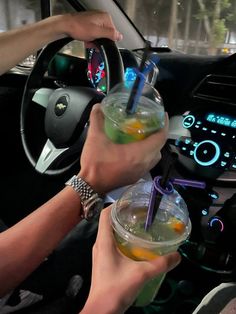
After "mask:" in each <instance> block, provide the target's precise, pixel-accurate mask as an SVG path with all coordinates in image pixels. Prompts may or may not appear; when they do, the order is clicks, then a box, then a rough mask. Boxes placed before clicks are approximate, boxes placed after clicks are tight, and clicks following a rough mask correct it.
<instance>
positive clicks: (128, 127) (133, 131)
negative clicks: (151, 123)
mask: <svg viewBox="0 0 236 314" xmlns="http://www.w3.org/2000/svg"><path fill="white" fill-rule="evenodd" d="M144 129H145V125H144V124H143V123H142V122H141V121H140V120H137V119H129V120H126V121H125V124H124V125H123V127H122V131H123V132H124V133H126V134H129V135H132V136H133V137H134V138H135V139H136V140H142V139H144V138H145V134H144V133H139V130H144Z"/></svg>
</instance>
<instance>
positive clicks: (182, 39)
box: [117, 0, 236, 55]
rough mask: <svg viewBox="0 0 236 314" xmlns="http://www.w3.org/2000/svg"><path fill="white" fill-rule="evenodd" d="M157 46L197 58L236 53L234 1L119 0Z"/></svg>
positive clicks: (139, 27) (235, 9)
mask: <svg viewBox="0 0 236 314" xmlns="http://www.w3.org/2000/svg"><path fill="white" fill-rule="evenodd" d="M117 3H118V4H119V5H120V6H121V7H122V8H123V10H124V11H125V12H126V14H127V15H128V16H129V18H130V19H131V20H132V22H133V23H134V24H135V25H136V26H137V28H138V29H139V31H140V32H141V33H142V35H143V36H144V37H145V38H146V39H147V40H149V41H151V42H152V44H153V45H154V46H159V47H166V46H168V47H170V48H171V49H173V50H178V51H181V52H183V53H190V54H198V55H219V54H232V53H235V52H236V1H235V0H196V1H195V0H167V1H166V0H165V1H163V0H129V1H126V0H117Z"/></svg>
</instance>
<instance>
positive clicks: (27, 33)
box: [0, 11, 122, 74]
mask: <svg viewBox="0 0 236 314" xmlns="http://www.w3.org/2000/svg"><path fill="white" fill-rule="evenodd" d="M88 30H89V31H88ZM66 36H70V37H72V38H74V39H78V40H83V41H88V42H90V41H93V40H94V39H96V38H99V37H107V38H110V39H112V40H120V39H121V38H122V35H121V34H120V33H119V32H118V31H117V30H116V29H115V26H114V24H113V22H112V20H111V17H110V16H109V15H108V14H107V13H104V12H96V11H91V12H81V13H75V14H65V15H57V16H52V17H49V18H47V19H44V20H42V21H40V22H37V23H34V24H31V25H27V26H24V27H21V28H18V29H15V30H11V31H8V32H4V33H1V34H0V74H2V73H4V72H5V71H7V70H9V69H11V68H12V67H13V66H15V65H16V64H17V63H19V62H20V61H22V60H24V59H25V58H26V57H28V56H29V55H30V54H32V53H35V52H37V50H39V49H40V48H42V47H43V46H45V45H46V44H48V43H50V42H52V41H54V40H57V39H60V38H63V37H66Z"/></svg>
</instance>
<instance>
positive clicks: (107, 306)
mask: <svg viewBox="0 0 236 314" xmlns="http://www.w3.org/2000/svg"><path fill="white" fill-rule="evenodd" d="M125 310H126V308H123V307H122V306H121V303H119V302H114V300H113V299H112V298H110V295H109V294H107V297H106V298H105V299H104V297H100V296H98V297H97V298H95V299H93V298H91V297H90V296H89V297H88V301H87V302H86V303H85V306H84V308H83V309H82V311H81V312H80V314H91V313H96V314H123V313H124V312H125Z"/></svg>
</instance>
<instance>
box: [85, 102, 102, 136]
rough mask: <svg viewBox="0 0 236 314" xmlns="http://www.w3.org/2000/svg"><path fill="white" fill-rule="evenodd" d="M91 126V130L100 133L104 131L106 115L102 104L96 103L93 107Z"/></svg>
mask: <svg viewBox="0 0 236 314" xmlns="http://www.w3.org/2000/svg"><path fill="white" fill-rule="evenodd" d="M89 120H90V128H89V132H90V133H92V134H94V135H98V134H100V133H103V129H104V116H103V113H102V110H101V105H100V104H95V105H94V106H93V108H92V111H91V113H90V117H89Z"/></svg>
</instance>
